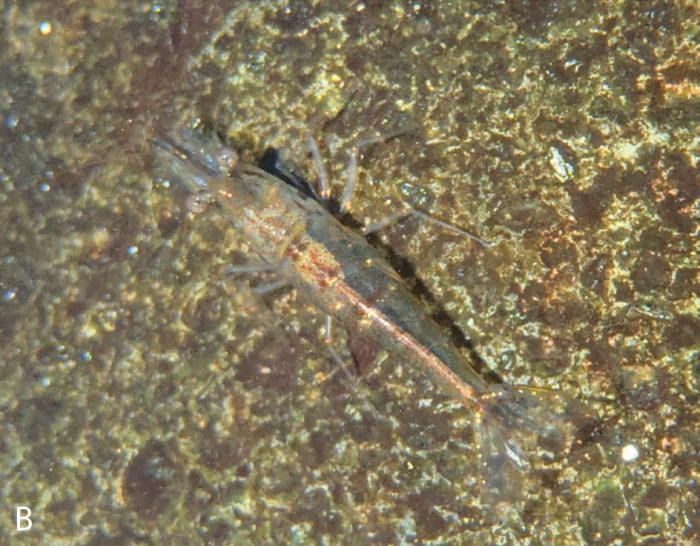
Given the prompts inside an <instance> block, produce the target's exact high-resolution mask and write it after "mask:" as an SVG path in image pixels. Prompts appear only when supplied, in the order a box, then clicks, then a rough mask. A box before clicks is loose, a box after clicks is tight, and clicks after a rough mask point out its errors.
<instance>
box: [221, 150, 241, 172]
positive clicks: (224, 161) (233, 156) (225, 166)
mask: <svg viewBox="0 0 700 546" xmlns="http://www.w3.org/2000/svg"><path fill="white" fill-rule="evenodd" d="M216 164H217V165H218V167H219V170H220V171H222V172H226V173H227V172H229V171H231V170H233V168H234V167H235V166H236V165H237V164H238V154H237V153H236V152H234V151H233V150H221V151H220V152H219V153H217V154H216Z"/></svg>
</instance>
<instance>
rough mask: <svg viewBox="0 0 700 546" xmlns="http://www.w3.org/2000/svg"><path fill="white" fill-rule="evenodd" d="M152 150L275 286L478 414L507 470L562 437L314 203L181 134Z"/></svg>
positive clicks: (532, 401) (531, 394) (530, 394)
mask: <svg viewBox="0 0 700 546" xmlns="http://www.w3.org/2000/svg"><path fill="white" fill-rule="evenodd" d="M152 142H153V144H154V146H155V150H156V152H157V153H158V155H160V156H161V157H162V159H163V162H164V164H165V165H167V168H168V170H169V173H170V176H171V177H172V178H173V179H174V180H176V181H177V182H179V183H181V184H182V185H184V186H185V187H186V188H189V189H190V190H191V191H196V192H205V193H206V194H207V195H208V198H209V199H210V200H211V201H212V202H213V203H214V204H215V205H216V207H217V208H218V210H219V212H220V213H221V214H222V216H223V217H224V218H225V219H226V220H227V221H228V222H229V224H230V225H231V226H232V227H233V228H235V229H236V230H238V231H239V232H240V233H241V234H242V235H243V236H244V237H245V239H246V240H247V242H248V244H249V246H250V248H251V249H252V250H253V251H254V252H255V253H257V254H258V255H259V256H260V258H261V259H262V260H263V261H264V262H265V263H266V264H267V265H269V266H270V267H271V268H272V269H273V270H274V271H275V272H276V273H277V275H278V276H279V278H280V279H281V280H283V281H285V282H286V283H288V284H289V285H291V286H293V287H294V288H296V290H297V291H298V292H299V293H300V294H301V295H302V296H303V297H305V298H306V299H308V300H310V301H311V302H313V303H314V304H315V305H316V306H317V307H318V308H319V309H321V310H322V311H324V312H325V313H327V314H328V315H330V316H331V317H333V318H334V319H336V320H337V321H339V322H340V323H341V324H343V325H344V326H345V327H346V328H347V329H348V330H350V331H351V332H357V333H360V334H361V335H363V336H367V337H369V338H370V339H372V340H374V341H375V342H376V343H377V344H378V345H379V346H381V347H382V348H383V349H385V350H386V351H388V352H389V353H390V354H392V355H394V356H395V357H397V358H399V359H401V360H402V361H405V362H408V363H413V364H415V365H416V366H417V367H418V368H419V369H421V370H424V371H425V372H427V373H428V374H429V375H430V376H431V377H432V378H433V379H434V380H435V381H436V382H437V383H438V384H439V385H440V386H441V387H442V388H443V389H444V390H445V391H446V392H447V393H449V394H450V395H451V396H452V397H454V398H455V399H457V400H459V401H460V402H462V403H463V404H464V405H465V406H466V407H469V408H471V409H472V410H474V411H475V412H477V413H478V414H479V415H480V416H482V417H483V419H480V422H481V423H482V425H483V428H485V430H484V431H483V434H482V437H484V438H485V440H486V441H488V442H489V443H491V444H493V445H494V447H495V449H497V450H498V451H499V452H500V453H505V455H506V458H507V459H508V460H509V461H510V463H511V464H512V465H513V466H515V467H519V468H522V467H525V466H527V456H526V453H525V451H524V450H525V449H526V448H527V445H526V444H531V443H532V442H529V441H523V438H521V436H522V434H523V433H527V434H528V435H530V436H533V437H535V438H538V437H542V436H545V437H547V438H552V437H553V436H557V437H558V436H559V435H561V434H562V433H563V429H562V427H561V426H560V425H559V424H558V420H557V419H555V418H554V417H553V415H550V413H549V410H548V409H547V407H545V404H543V403H542V398H543V396H544V395H543V393H544V392H545V391H536V390H530V389H525V388H521V387H517V388H516V387H508V386H506V385H490V384H489V383H487V381H486V380H485V379H484V378H483V377H482V376H481V375H479V374H478V373H477V372H476V371H475V370H474V369H473V368H472V367H471V365H470V364H469V362H468V360H467V358H466V357H465V356H464V355H463V354H462V352H461V351H460V350H459V349H458V348H457V347H455V346H454V344H453V343H452V340H451V339H450V337H449V336H448V335H447V334H446V333H445V332H444V331H443V329H442V328H441V327H440V326H439V325H438V324H437V323H436V322H434V321H433V320H432V319H431V318H430V316H429V313H428V312H427V310H426V309H425V308H424V306H423V305H422V304H421V302H420V301H419V300H418V299H417V298H416V297H415V296H414V295H413V294H412V293H411V291H410V290H409V289H408V288H407V286H406V285H405V284H404V283H403V281H402V280H401V278H400V277H399V275H398V274H397V273H396V271H395V270H394V269H393V268H392V267H391V266H390V265H389V264H388V263H387V262H386V261H385V260H384V259H383V258H382V257H381V256H380V255H379V254H378V253H377V251H376V250H375V249H374V248H373V247H372V246H371V245H370V244H369V243H368V242H367V241H366V240H365V238H364V237H362V236H361V235H359V234H358V233H356V232H354V231H352V230H351V229H349V228H348V227H346V226H344V225H343V224H341V223H340V222H339V221H338V220H337V219H336V218H335V217H334V216H332V215H331V214H330V213H329V212H328V211H327V210H326V209H325V208H324V207H323V205H321V204H320V203H319V202H318V201H317V200H315V199H314V198H312V197H310V196H309V195H308V194H307V193H305V192H302V191H300V190H298V189H296V188H294V187H292V186H291V185H289V184H287V183H286V182H284V181H282V180H280V179H278V178H276V177H274V176H272V175H270V174H268V173H266V172H264V171H262V170H260V169H258V168H257V167H254V166H252V165H247V164H244V163H241V162H238V161H236V155H235V152H233V151H232V150H230V149H228V148H226V147H225V146H223V145H221V144H219V143H216V142H213V141H212V142H210V141H203V140H202V139H201V137H200V136H199V135H198V134H197V133H195V132H194V131H191V130H189V129H185V130H178V131H171V132H169V133H167V136H166V137H164V138H156V139H153V140H152Z"/></svg>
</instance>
